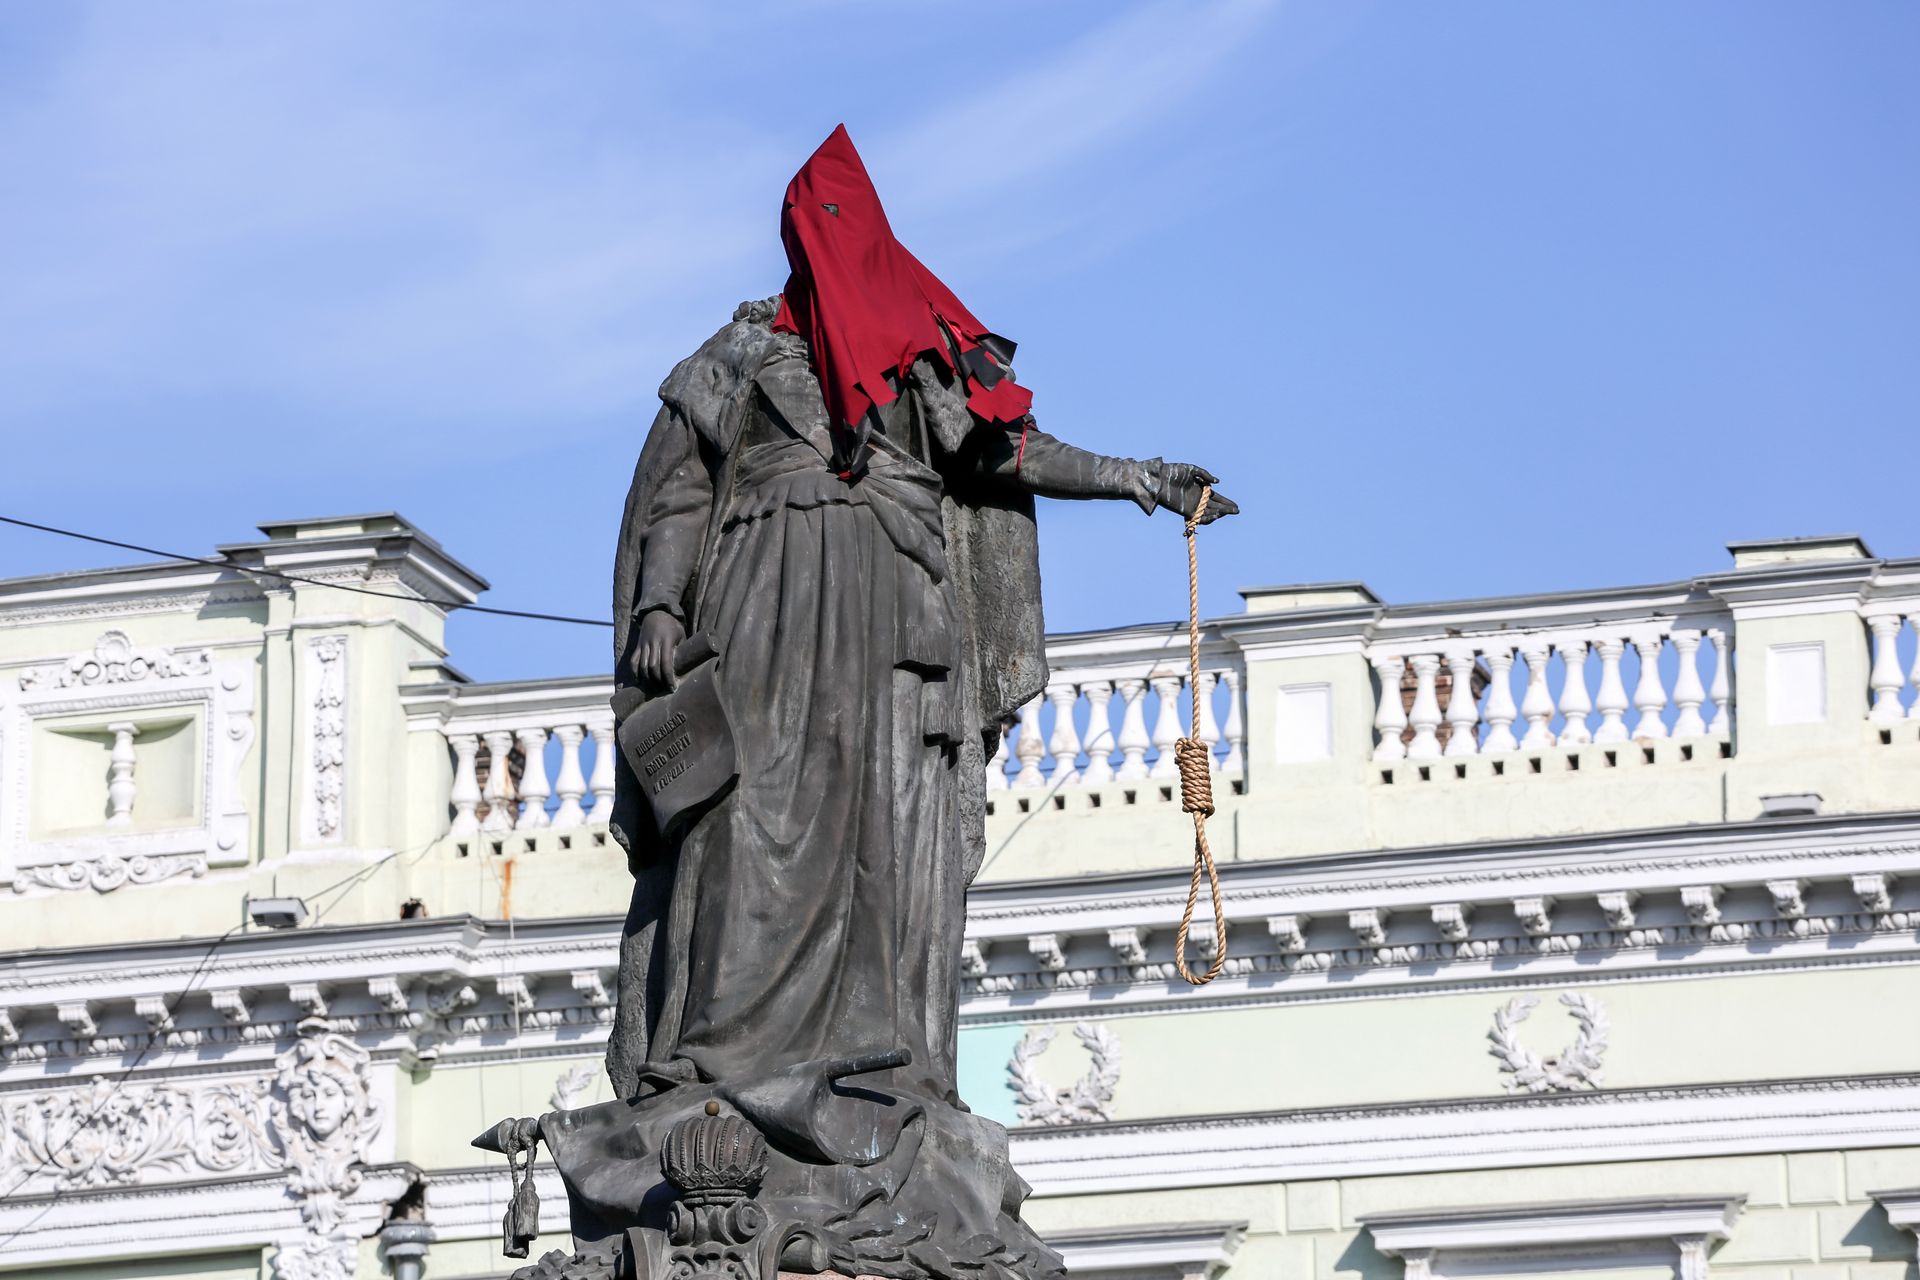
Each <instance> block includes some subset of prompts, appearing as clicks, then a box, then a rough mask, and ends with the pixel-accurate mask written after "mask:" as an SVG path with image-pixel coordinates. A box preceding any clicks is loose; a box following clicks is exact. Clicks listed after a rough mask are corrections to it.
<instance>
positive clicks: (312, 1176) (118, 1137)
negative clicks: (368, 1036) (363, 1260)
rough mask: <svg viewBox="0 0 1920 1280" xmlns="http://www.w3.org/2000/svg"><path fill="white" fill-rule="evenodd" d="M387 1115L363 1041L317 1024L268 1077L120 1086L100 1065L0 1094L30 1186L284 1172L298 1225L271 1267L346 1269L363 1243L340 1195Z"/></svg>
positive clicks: (311, 1274) (0, 1135)
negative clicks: (23, 1091) (71, 1077)
mask: <svg viewBox="0 0 1920 1280" xmlns="http://www.w3.org/2000/svg"><path fill="white" fill-rule="evenodd" d="M381 1120H382V1115H381V1107H380V1103H379V1100H378V1099H377V1098H376V1097H375V1096H374V1092H373V1088H372V1079H371V1074H370V1058H369V1055H368V1053H367V1051H366V1050H365V1049H362V1048H360V1047H359V1046H358V1045H356V1044H354V1043H353V1042H352V1041H351V1040H348V1039H347V1038H345V1037H344V1036H340V1035H336V1034H334V1033H332V1032H328V1031H322V1030H319V1029H318V1028H317V1027H310V1028H308V1029H307V1030H306V1031H305V1032H304V1033H303V1034H302V1035H301V1036H300V1038H299V1039H298V1040H296V1041H295V1042H294V1044H293V1045H292V1046H291V1047H290V1048H288V1049H287V1050H286V1051H285V1052H283V1053H282V1054H280V1055H279V1057H277V1058H276V1059H274V1071H273V1074H272V1075H270V1076H265V1077H257V1078H254V1079H248V1080H238V1081H235V1080H228V1081H222V1082H219V1083H214V1084H204V1085H198V1086H191V1085H172V1084H121V1085H119V1086H118V1087H116V1086H115V1084H114V1081H113V1080H112V1079H111V1078H109V1077H105V1076H102V1077H97V1078H95V1079H94V1080H93V1081H92V1082H91V1083H90V1084H89V1085H87V1086H85V1087H84V1088H69V1089H61V1090H56V1091H51V1092H48V1093H42V1094H36V1095H34V1096H31V1097H28V1098H24V1099H21V1100H18V1101H10V1102H6V1103H4V1104H0V1166H7V1167H14V1168H21V1169H25V1170H27V1171H28V1183H29V1187H28V1190H29V1193H33V1192H39V1191H52V1190H58V1191H80V1190H93V1189H102V1188H111V1187H127V1186H142V1185H147V1184H150V1183H155V1182H167V1181H172V1180H176V1179H196V1178H205V1177H208V1176H216V1177H217V1176H230V1175H236V1174H246V1173H259V1172H273V1171H278V1172H282V1173H284V1174H285V1177H286V1182H287V1190H288V1193H289V1194H290V1195H291V1196H292V1197H293V1198H294V1199H295V1200H297V1201H298V1202H299V1205H300V1218H301V1224H302V1231H301V1233H300V1234H299V1235H298V1236H296V1237H293V1238H291V1239H288V1240H286V1241H284V1242H282V1243H281V1244H280V1247H279V1251H278V1253H277V1254H276V1255H275V1257H274V1260H273V1261H274V1267H275V1271H276V1274H277V1275H280V1276H283V1277H287V1278H288V1280H348V1278H349V1277H351V1276H352V1275H353V1272H354V1266H355V1260H356V1259H357V1257H358V1251H359V1242H358V1238H357V1236H355V1235H354V1234H353V1233H352V1231H351V1230H350V1229H349V1228H348V1225H347V1223H346V1220H345V1216H346V1215H345V1207H346V1206H345V1201H346V1198H347V1197H349V1196H351V1195H352V1194H353V1192H354V1191H355V1190H356V1189H358V1187H359V1186H360V1182H361V1176H362V1166H363V1165H364V1163H365V1162H366V1160H367V1158H368V1155H369V1153H370V1151H371V1148H372V1143H373V1139H374V1137H375V1136H376V1135H377V1134H378V1132H379V1130H380V1124H381ZM32 1184H38V1185H37V1186H35V1185H32Z"/></svg>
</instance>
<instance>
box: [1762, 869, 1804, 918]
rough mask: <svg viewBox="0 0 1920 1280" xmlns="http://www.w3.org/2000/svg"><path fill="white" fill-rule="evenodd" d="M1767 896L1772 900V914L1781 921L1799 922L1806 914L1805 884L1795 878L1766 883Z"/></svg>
mask: <svg viewBox="0 0 1920 1280" xmlns="http://www.w3.org/2000/svg"><path fill="white" fill-rule="evenodd" d="M1767 894H1768V896H1769V897H1771V898H1772V899H1773V910H1774V914H1775V915H1777V916H1779V917H1780V918H1781V919H1782V920H1801V919H1805V918H1806V914H1807V897H1806V894H1807V882H1806V881H1805V880H1802V879H1799V878H1798V877H1795V878H1793V879H1788V880H1769V881H1767Z"/></svg>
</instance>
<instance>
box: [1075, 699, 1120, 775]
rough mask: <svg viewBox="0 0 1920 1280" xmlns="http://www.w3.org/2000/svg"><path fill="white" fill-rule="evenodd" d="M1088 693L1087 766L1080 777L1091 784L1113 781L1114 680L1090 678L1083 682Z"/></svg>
mask: <svg viewBox="0 0 1920 1280" xmlns="http://www.w3.org/2000/svg"><path fill="white" fill-rule="evenodd" d="M1080 692H1082V693H1084V694H1086V695H1087V746H1086V751H1087V767H1086V768H1085V769H1083V770H1081V771H1080V781H1081V782H1083V783H1085V784H1086V785H1087V786H1090V787H1097V786H1099V785H1101V784H1102V783H1106V782H1112V781H1113V714H1112V711H1111V709H1110V705H1109V704H1111V703H1112V702H1113V682H1112V681H1111V680H1089V681H1087V682H1086V683H1085V684H1083V685H1081V686H1080Z"/></svg>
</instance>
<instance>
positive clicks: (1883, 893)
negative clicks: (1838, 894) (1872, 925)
mask: <svg viewBox="0 0 1920 1280" xmlns="http://www.w3.org/2000/svg"><path fill="white" fill-rule="evenodd" d="M1893 884H1894V877H1893V876H1891V875H1889V874H1887V873H1886V872H1884V871H1867V872H1861V873H1859V874H1857V875H1855V876H1854V877H1853V892H1854V894H1855V895H1856V896H1857V897H1858V898H1859V899H1860V906H1861V907H1862V908H1863V909H1865V910H1867V911H1871V912H1874V913H1875V914H1876V915H1877V914H1881V913H1884V912H1888V911H1891V910H1893Z"/></svg>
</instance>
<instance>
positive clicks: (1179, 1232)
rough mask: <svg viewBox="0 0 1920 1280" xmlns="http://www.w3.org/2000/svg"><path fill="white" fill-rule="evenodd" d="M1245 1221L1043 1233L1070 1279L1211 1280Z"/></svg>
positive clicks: (1239, 1237) (1244, 1227) (1240, 1235)
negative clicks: (1064, 1264)
mask: <svg viewBox="0 0 1920 1280" xmlns="http://www.w3.org/2000/svg"><path fill="white" fill-rule="evenodd" d="M1246 1234H1247V1224H1246V1223H1245V1222H1170V1223H1148V1224H1144V1225H1138V1226H1124V1227H1093V1228H1080V1229H1077V1230H1071V1231H1053V1232H1049V1233H1048V1234H1047V1243H1048V1244H1049V1245H1052V1246H1053V1248H1054V1249H1055V1250H1057V1251H1058V1252H1059V1254H1060V1257H1061V1260H1062V1261H1064V1262H1065V1263H1066V1265H1067V1274H1068V1275H1070V1276H1102V1277H1114V1278H1115V1280H1118V1278H1119V1277H1126V1280H1212V1277H1214V1276H1216V1275H1218V1274H1219V1273H1220V1272H1221V1271H1223V1270H1224V1269H1225V1268H1226V1266H1227V1264H1228V1263H1230V1262H1231V1261H1232V1260H1233V1255H1234V1253H1235V1251H1237V1250H1238V1249H1239V1248H1240V1243H1241V1241H1242V1240H1244V1239H1245V1238H1246Z"/></svg>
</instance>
